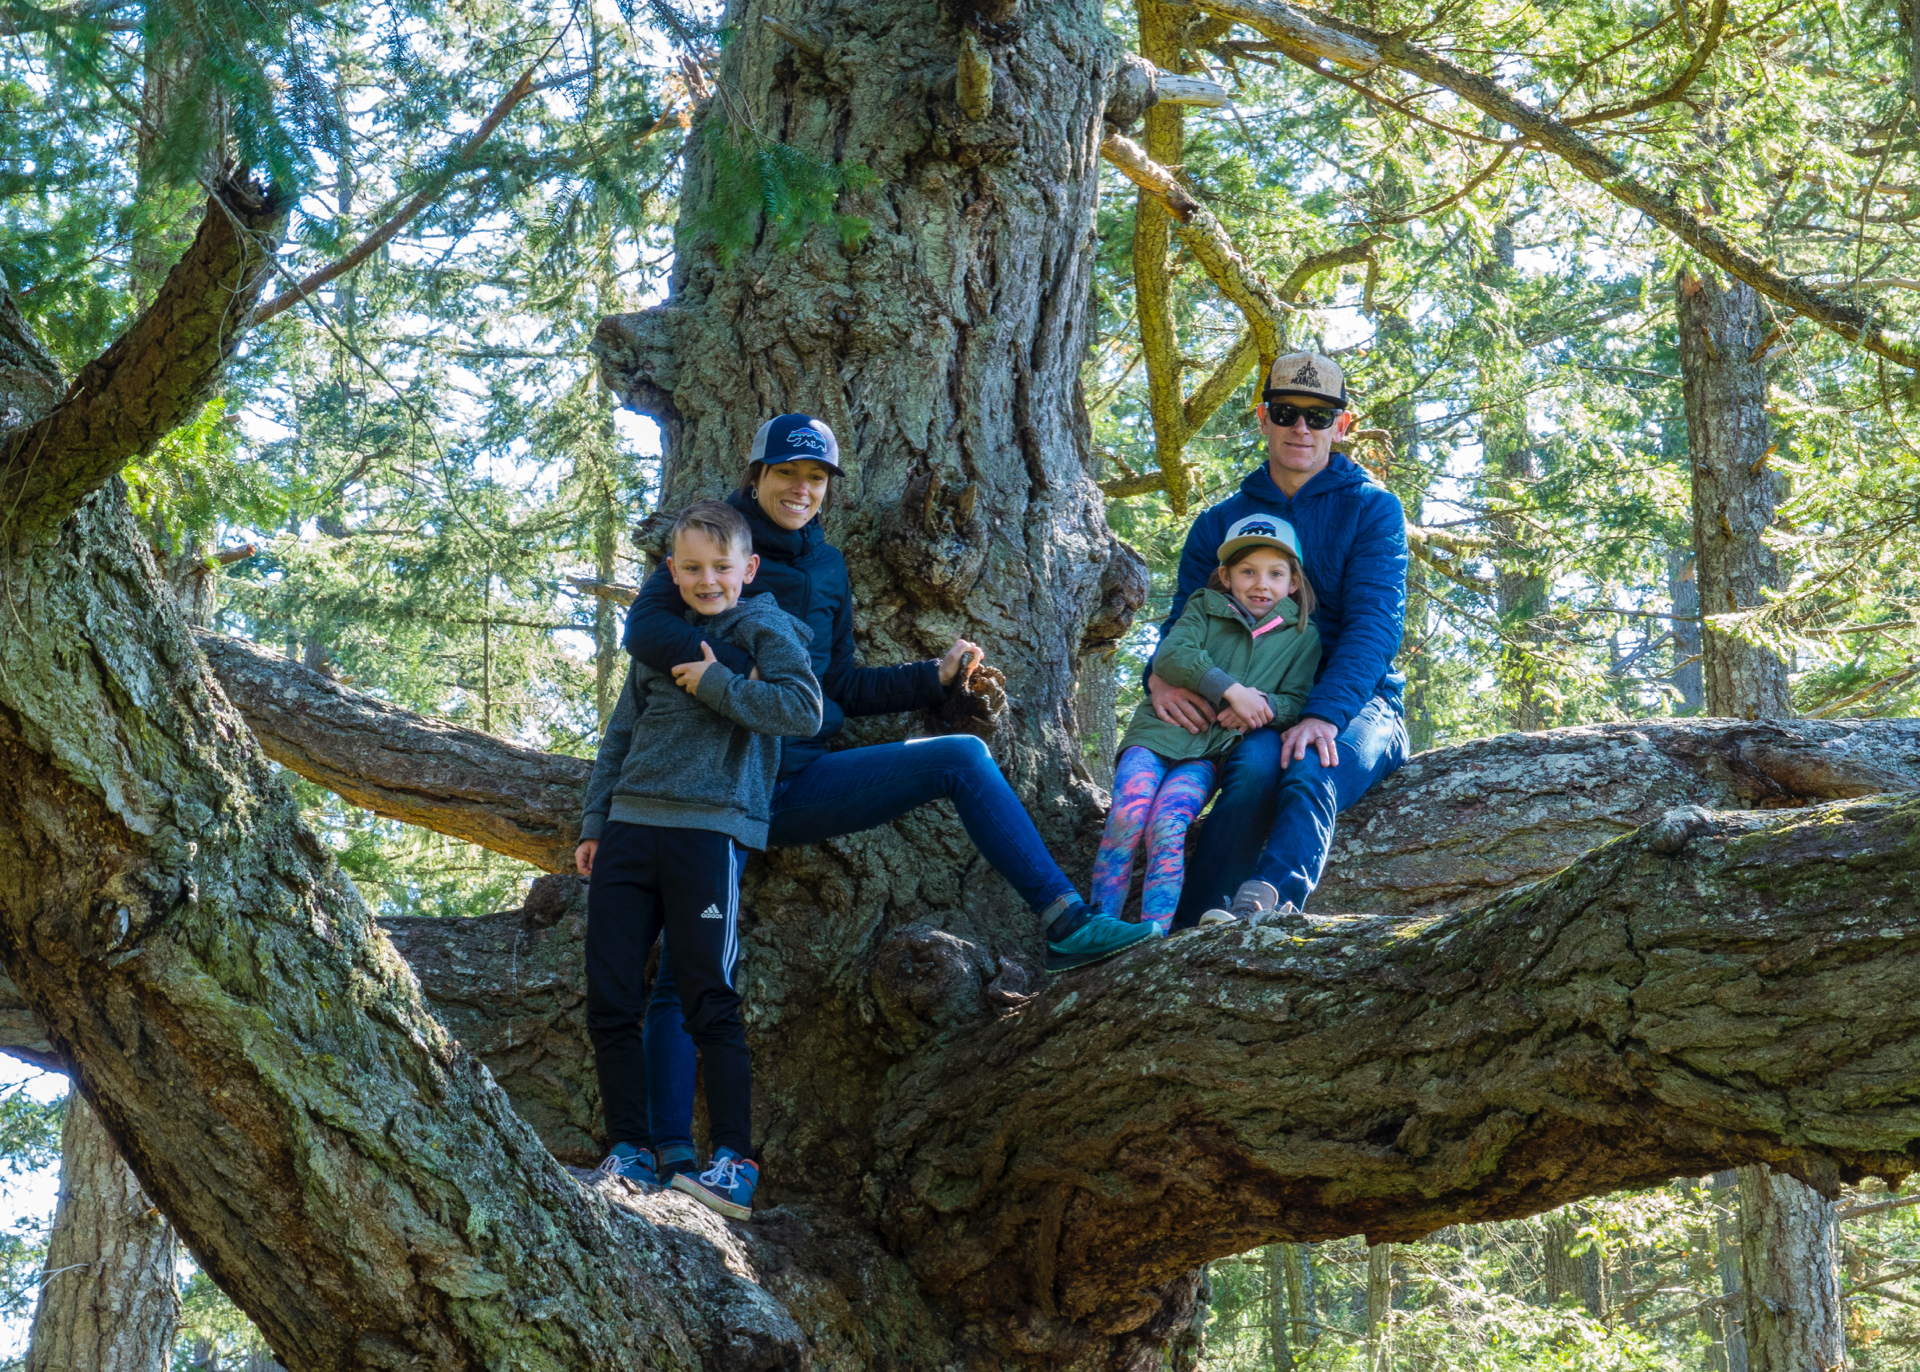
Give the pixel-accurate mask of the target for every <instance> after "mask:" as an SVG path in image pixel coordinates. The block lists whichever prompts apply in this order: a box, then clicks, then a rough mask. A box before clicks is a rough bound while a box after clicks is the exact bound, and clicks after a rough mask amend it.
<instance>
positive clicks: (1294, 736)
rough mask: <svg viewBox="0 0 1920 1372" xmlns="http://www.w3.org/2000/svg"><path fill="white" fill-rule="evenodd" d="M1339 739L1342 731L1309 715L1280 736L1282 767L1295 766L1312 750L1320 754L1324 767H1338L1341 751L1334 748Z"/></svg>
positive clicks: (1321, 763)
mask: <svg viewBox="0 0 1920 1372" xmlns="http://www.w3.org/2000/svg"><path fill="white" fill-rule="evenodd" d="M1339 737H1340V731H1339V730H1338V729H1336V728H1334V727H1333V725H1331V724H1329V723H1328V722H1327V721H1326V720H1324V719H1315V718H1314V717H1313V716H1311V715H1308V716H1306V717H1304V718H1302V719H1301V721H1300V722H1299V723H1298V724H1296V725H1294V726H1293V727H1292V728H1291V729H1288V730H1287V731H1285V732H1284V733H1282V734H1281V735H1280V765H1281V766H1282V767H1291V766H1293V764H1294V763H1295V762H1296V761H1298V760H1299V759H1300V758H1303V757H1305V756H1306V755H1307V749H1309V748H1311V749H1313V751H1314V752H1316V753H1318V754H1320V765H1321V766H1322V767H1332V766H1336V765H1337V764H1338V763H1339V761H1340V750H1339V749H1338V748H1336V747H1334V742H1335V740H1337V739H1338V738H1339Z"/></svg>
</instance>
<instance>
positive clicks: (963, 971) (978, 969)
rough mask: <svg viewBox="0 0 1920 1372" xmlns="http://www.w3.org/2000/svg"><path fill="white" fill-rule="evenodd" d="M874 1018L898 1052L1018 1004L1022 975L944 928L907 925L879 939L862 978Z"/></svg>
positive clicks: (1015, 967) (1017, 968) (1023, 981)
mask: <svg viewBox="0 0 1920 1372" xmlns="http://www.w3.org/2000/svg"><path fill="white" fill-rule="evenodd" d="M867 986H868V990H869V991H870V992H871V994H872V996H873V1006H874V1009H875V1011H877V1012H878V1017H879V1018H880V1019H881V1020H882V1021H883V1022H884V1023H885V1024H886V1026H887V1028H888V1029H890V1030H891V1031H892V1036H893V1039H894V1042H893V1043H892V1044H890V1045H888V1046H889V1047H893V1048H895V1049H896V1050H897V1051H902V1052H904V1051H905V1050H907V1049H909V1048H911V1047H913V1046H914V1045H915V1044H916V1043H918V1042H919V1041H920V1040H921V1039H922V1038H924V1037H925V1036H926V1035H927V1034H928V1033H930V1032H936V1031H939V1030H945V1029H955V1028H958V1027H959V1026H961V1025H963V1024H967V1023H970V1022H971V1021H973V1020H977V1019H981V1018H984V1017H986V1016H988V1015H990V1014H995V1013H997V1012H998V1011H999V1010H1000V1009H1002V1008H1004V1007H1007V1006H1009V1005H1019V1004H1023V1003H1024V1002H1025V1000H1026V992H1027V988H1028V983H1027V975H1026V972H1025V970H1024V969H1023V968H1021V967H1020V966H1019V964H1017V963H1014V962H1011V961H1008V960H1006V959H1002V958H996V957H994V956H993V955H992V954H991V953H989V952H987V951H986V950H985V949H983V948H981V947H979V946H978V945H977V944H972V943H968V942H967V941H966V940H964V939H960V938H956V937H954V936H953V935H952V934H949V933H948V932H947V931H946V930H944V929H935V928H933V927H932V926H931V925H926V924H908V925H903V926H902V927H900V928H899V929H896V930H894V931H893V932H892V933H891V934H889V935H887V937H886V938H885V939H884V940H882V941H881V944H880V946H879V948H878V949H877V950H876V951H875V953H874V956H873V965H872V971H871V972H870V974H869V976H868V979H867Z"/></svg>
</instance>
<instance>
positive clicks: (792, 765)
mask: <svg viewBox="0 0 1920 1372" xmlns="http://www.w3.org/2000/svg"><path fill="white" fill-rule="evenodd" d="M727 503H728V504H729V505H731V506H733V508H734V509H736V510H738V511H740V513H741V514H743V515H745V516H746V519H747V527H748V528H749V529H751V530H753V550H754V552H756V553H758V554H759V555H760V571H759V573H758V574H757V575H756V576H755V577H754V579H753V582H752V590H753V592H754V593H756V594H764V593H766V592H768V591H771V592H773V597H774V599H775V600H777V601H779V602H780V608H781V609H783V610H785V611H786V612H787V613H788V614H790V615H792V616H793V617H794V618H795V619H798V620H800V621H801V622H802V623H804V624H805V625H806V626H807V627H808V628H809V629H811V630H813V643H812V651H813V674H814V675H815V676H816V677H818V678H819V679H820V690H821V694H822V695H823V696H824V697H825V700H824V701H823V702H822V711H821V723H820V732H819V733H817V734H815V735H814V736H813V737H812V738H811V739H804V740H803V739H791V738H790V739H788V740H786V746H785V747H784V748H782V749H781V754H780V775H781V776H783V777H787V776H792V775H793V774H794V773H795V772H797V771H799V770H800V769H801V768H802V767H805V766H806V765H807V764H808V763H810V762H812V761H813V760H814V759H815V758H817V757H819V756H820V755H821V754H823V753H825V752H826V751H827V740H828V739H830V738H832V737H833V736H834V735H835V734H837V733H839V732H840V726H841V725H842V724H843V723H844V722H845V721H846V718H847V716H849V715H853V716H859V715H891V714H897V713H899V712H900V711H902V710H917V709H919V708H921V707H922V706H927V705H938V704H940V703H941V702H942V701H944V700H945V699H946V698H947V693H946V689H945V688H944V687H942V686H941V685H940V664H939V662H937V661H934V660H929V661H926V662H910V663H908V664H907V665H906V666H904V667H861V666H858V665H857V664H856V663H855V662H854V660H853V587H852V585H851V584H850V583H849V582H848V580H847V560H846V558H844V557H842V556H841V555H840V550H839V549H838V548H836V547H834V546H833V545H832V544H831V543H829V542H827V536H826V534H824V533H823V532H821V529H820V519H819V516H817V515H816V516H815V517H814V518H813V519H812V520H811V521H809V522H808V524H807V525H806V526H805V527H804V528H802V529H799V530H797V531H795V530H790V529H783V528H781V527H780V526H779V525H778V524H775V523H774V522H773V521H772V520H771V519H768V518H767V516H766V513H765V512H764V511H763V510H761V508H760V504H759V502H758V501H756V500H754V499H752V498H751V497H750V496H748V495H747V494H746V493H745V492H744V491H735V492H734V493H733V494H732V495H730V496H728V497H727ZM686 614H687V603H686V602H685V601H684V600H682V599H681V598H680V589H679V587H677V586H675V585H674V584H673V578H672V577H671V576H670V575H668V573H667V569H666V568H665V567H664V566H662V567H661V568H660V569H659V570H658V571H656V572H655V573H654V574H653V575H652V576H650V577H648V578H647V580H646V584H645V585H643V586H642V587H641V588H640V594H639V595H638V596H636V597H634V601H633V605H632V608H630V609H629V610H628V611H627V632H626V649H627V651H628V652H629V653H631V654H633V656H634V657H635V658H636V659H638V660H639V661H641V662H644V663H646V664H647V666H649V667H651V668H653V669H654V670H655V671H660V672H668V671H671V670H673V668H674V667H675V666H677V665H678V664H680V663H682V662H698V661H699V660H700V645H701V644H702V643H705V644H708V645H709V646H710V647H712V649H713V655H714V656H715V657H716V658H718V659H719V660H720V661H722V662H724V663H726V664H727V666H729V667H731V668H732V669H733V670H734V671H736V672H741V673H745V672H747V671H749V670H751V668H752V666H753V660H752V659H751V658H749V657H748V656H747V655H746V654H745V653H743V652H742V651H740V649H738V648H736V647H734V646H733V645H732V644H731V643H722V642H718V641H716V640H713V639H710V638H708V637H707V636H706V635H705V634H703V633H701V632H700V630H699V629H698V628H696V627H695V626H694V625H692V624H689V623H688V622H687V618H686Z"/></svg>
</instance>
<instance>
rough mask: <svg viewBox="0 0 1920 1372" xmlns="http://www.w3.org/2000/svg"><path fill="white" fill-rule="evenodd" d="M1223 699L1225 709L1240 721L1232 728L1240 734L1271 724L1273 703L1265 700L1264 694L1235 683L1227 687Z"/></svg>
mask: <svg viewBox="0 0 1920 1372" xmlns="http://www.w3.org/2000/svg"><path fill="white" fill-rule="evenodd" d="M1224 698H1225V700H1226V702H1227V708H1228V709H1230V710H1232V711H1233V714H1234V717H1235V718H1236V719H1238V720H1239V721H1240V723H1239V724H1238V725H1236V726H1234V727H1236V728H1238V729H1239V731H1240V732H1241V733H1243V734H1244V733H1246V732H1247V730H1248V729H1259V728H1263V727H1265V726H1266V725H1268V724H1271V723H1273V702H1272V701H1270V700H1268V699H1267V697H1266V694H1265V693H1264V692H1261V691H1256V690H1254V689H1253V687H1251V686H1242V685H1240V684H1239V683H1238V682H1235V683H1234V684H1233V685H1231V686H1229V687H1227V691H1226V696H1225V697H1224ZM1223 713H1224V712H1223ZM1216 719H1217V717H1216Z"/></svg>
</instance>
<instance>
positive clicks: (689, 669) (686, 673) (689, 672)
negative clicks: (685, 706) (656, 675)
mask: <svg viewBox="0 0 1920 1372" xmlns="http://www.w3.org/2000/svg"><path fill="white" fill-rule="evenodd" d="M713 663H714V657H713V645H712V644H711V643H702V644H701V645H700V661H698V662H682V663H681V664H680V665H679V666H677V667H675V668H674V669H673V684H674V685H676V686H678V687H679V688H680V689H681V690H683V691H685V692H686V693H687V694H688V695H694V694H696V693H698V691H699V690H700V678H701V677H703V676H705V675H706V674H707V668H709V667H711V666H713Z"/></svg>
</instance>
